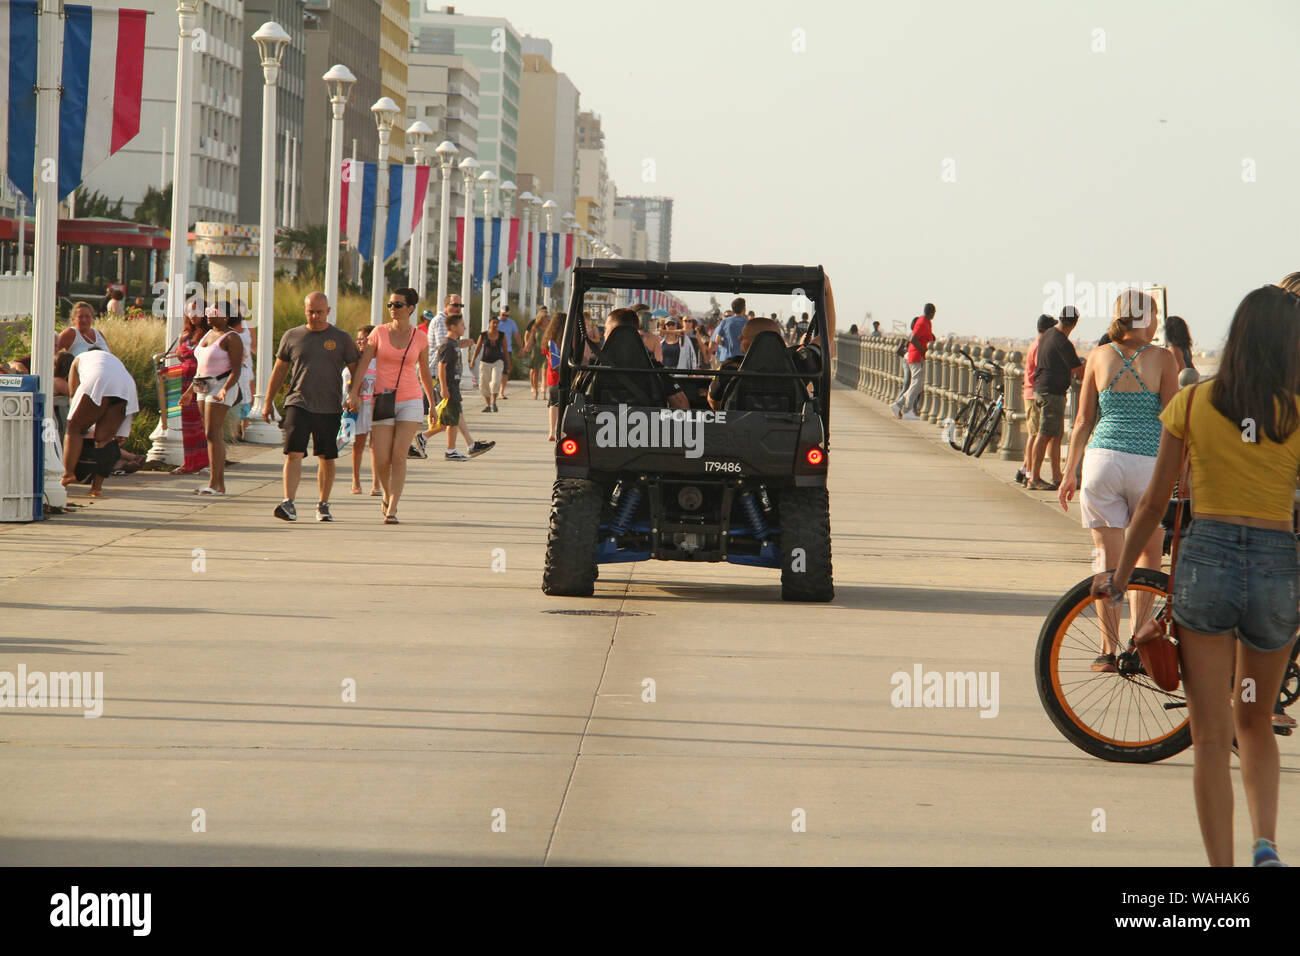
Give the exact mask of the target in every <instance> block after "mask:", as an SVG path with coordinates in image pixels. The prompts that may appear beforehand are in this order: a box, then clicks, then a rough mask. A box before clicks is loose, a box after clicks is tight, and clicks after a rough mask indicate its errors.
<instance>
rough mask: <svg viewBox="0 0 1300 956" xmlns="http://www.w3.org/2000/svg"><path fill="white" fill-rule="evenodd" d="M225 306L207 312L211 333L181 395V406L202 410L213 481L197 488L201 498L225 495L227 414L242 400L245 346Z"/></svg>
mask: <svg viewBox="0 0 1300 956" xmlns="http://www.w3.org/2000/svg"><path fill="white" fill-rule="evenodd" d="M228 308H229V306H226V305H214V306H212V307H210V308H209V309H208V310H207V317H208V324H209V325H210V326H211V330H210V331H209V332H208V334H207V335H205V336H203V339H202V341H200V342H199V344H198V345H197V346H195V348H194V357H195V359H197V360H198V369H197V370H196V372H195V375H194V381H192V382H191V383H190V387H189V388H187V389H186V390H185V391H184V392H183V393H182V394H181V405H182V406H185V405H187V404H189V402H190V401H192V400H194V399H197V400H198V401H199V402H200V403H201V405H202V409H203V428H204V431H205V433H206V434H207V438H208V461H209V463H210V464H211V467H212V480H211V482H209V484H207V485H206V486H200V487H198V488H196V489H194V492H195V494H199V495H224V494H225V493H226V439H225V429H226V413H227V412H229V411H230V406H231V405H234V404H235V402H236V401H238V400H239V373H240V369H241V367H242V366H243V363H244V343H243V340H242V339H240V337H239V336H238V335H236V334H235V333H234V332H233V331H232V330H231V328H230V324H229V319H228V316H229V312H228V311H227V309H228Z"/></svg>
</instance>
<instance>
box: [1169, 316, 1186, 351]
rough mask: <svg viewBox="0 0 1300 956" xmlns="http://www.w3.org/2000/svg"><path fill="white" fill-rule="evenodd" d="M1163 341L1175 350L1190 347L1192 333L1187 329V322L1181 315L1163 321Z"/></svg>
mask: <svg viewBox="0 0 1300 956" xmlns="http://www.w3.org/2000/svg"><path fill="white" fill-rule="evenodd" d="M1165 341H1166V342H1168V343H1169V344H1170V345H1172V346H1173V347H1174V348H1176V349H1190V348H1191V347H1192V333H1191V332H1189V331H1188V329H1187V322H1186V321H1184V320H1183V317H1182V316H1181V315H1171V316H1170V317H1169V318H1167V319H1165Z"/></svg>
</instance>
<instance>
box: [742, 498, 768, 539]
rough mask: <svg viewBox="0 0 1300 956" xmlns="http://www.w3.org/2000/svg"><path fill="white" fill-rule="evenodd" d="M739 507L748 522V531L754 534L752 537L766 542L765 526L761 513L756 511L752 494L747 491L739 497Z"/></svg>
mask: <svg viewBox="0 0 1300 956" xmlns="http://www.w3.org/2000/svg"><path fill="white" fill-rule="evenodd" d="M740 506H741V507H742V508H744V509H745V518H746V520H748V521H749V529H750V530H751V531H753V532H754V537H755V538H757V539H758V540H759V541H766V540H767V525H766V524H764V523H763V513H762V512H761V511H759V510H758V502H756V501H755V500H754V495H753V493H752V492H749V491H747V492H745V493H744V494H743V495H741V496H740Z"/></svg>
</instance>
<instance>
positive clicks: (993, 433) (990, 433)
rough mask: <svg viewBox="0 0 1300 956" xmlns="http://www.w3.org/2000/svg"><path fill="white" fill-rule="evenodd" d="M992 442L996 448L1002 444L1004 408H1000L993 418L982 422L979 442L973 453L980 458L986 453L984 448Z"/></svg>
mask: <svg viewBox="0 0 1300 956" xmlns="http://www.w3.org/2000/svg"><path fill="white" fill-rule="evenodd" d="M990 444H992V446H993V447H994V448H997V447H998V445H1000V444H1002V409H1000V408H999V409H998V410H997V413H996V414H994V415H993V416H992V420H987V419H986V420H985V421H983V422H981V423H980V437H979V444H977V445H976V446H975V450H974V451H973V452H971V454H972V455H974V456H975V457H976V458H978V457H979V456H980V455H982V454H984V449H986V448H988V447H989V445H990Z"/></svg>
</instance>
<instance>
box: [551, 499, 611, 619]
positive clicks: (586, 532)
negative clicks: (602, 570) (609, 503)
mask: <svg viewBox="0 0 1300 956" xmlns="http://www.w3.org/2000/svg"><path fill="white" fill-rule="evenodd" d="M604 503H605V494H604V490H603V489H602V488H601V487H600V485H598V484H596V483H595V482H594V481H588V480H586V479H585V478H560V479H558V480H557V481H556V482H555V486H554V489H553V491H552V494H551V528H550V533H549V534H548V535H547V538H546V569H545V570H544V571H543V572H542V591H544V592H545V593H547V594H550V595H554V596H557V597H591V595H592V592H593V591H594V590H595V583H596V542H597V538H598V537H599V534H600V512H601V508H602V507H603V506H604Z"/></svg>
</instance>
